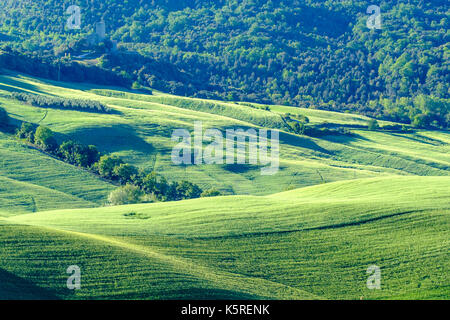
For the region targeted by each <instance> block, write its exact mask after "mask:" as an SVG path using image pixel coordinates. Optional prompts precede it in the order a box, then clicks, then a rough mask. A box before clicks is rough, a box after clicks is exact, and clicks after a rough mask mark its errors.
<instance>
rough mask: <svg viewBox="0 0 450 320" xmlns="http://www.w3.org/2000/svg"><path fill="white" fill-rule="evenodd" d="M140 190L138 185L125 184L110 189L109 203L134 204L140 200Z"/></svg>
mask: <svg viewBox="0 0 450 320" xmlns="http://www.w3.org/2000/svg"><path fill="white" fill-rule="evenodd" d="M141 197H142V191H141V189H139V187H137V186H135V185H132V184H127V185H125V186H122V187H119V188H117V189H116V190H114V191H112V192H111V193H110V194H109V196H108V202H109V204H111V205H114V206H118V205H124V204H134V203H139V202H141Z"/></svg>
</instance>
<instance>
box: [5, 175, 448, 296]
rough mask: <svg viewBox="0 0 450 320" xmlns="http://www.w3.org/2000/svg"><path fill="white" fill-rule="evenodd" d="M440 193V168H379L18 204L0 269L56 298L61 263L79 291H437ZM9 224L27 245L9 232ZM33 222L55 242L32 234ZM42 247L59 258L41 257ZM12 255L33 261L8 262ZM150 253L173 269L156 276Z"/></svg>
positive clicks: (444, 253)
mask: <svg viewBox="0 0 450 320" xmlns="http://www.w3.org/2000/svg"><path fill="white" fill-rule="evenodd" d="M449 195H450V178H448V177H389V178H375V179H362V180H356V181H343V182H335V183H328V184H323V185H319V186H314V187H307V188H302V189H297V190H292V191H288V192H284V193H280V194H274V195H272V196H265V197H255V196H229V197H220V198H215V199H198V200H189V201H182V202H173V203H157V204H147V205H131V206H119V207H109V208H98V209H75V210H63V211H51V212H41V213H35V214H26V215H19V216H15V217H11V218H8V219H7V220H5V223H6V225H5V227H6V228H7V230H11V231H7V232H4V233H3V235H2V237H3V238H4V239H3V240H2V242H3V243H5V244H6V245H5V246H3V248H2V249H1V251H0V252H1V253H0V254H1V257H2V261H3V262H2V269H3V270H4V272H8V274H12V275H14V276H16V277H19V278H24V279H27V280H28V281H31V282H32V284H33V285H34V286H37V287H38V288H40V289H42V290H44V289H45V291H46V292H49V293H51V294H53V295H56V296H58V297H64V298H67V297H69V295H70V293H68V292H67V291H65V290H64V283H65V282H64V279H65V278H64V277H65V275H64V268H65V266H66V265H71V264H77V265H81V266H83V268H85V269H86V276H85V281H86V287H85V288H83V289H81V290H80V291H79V292H77V293H76V297H79V298H86V297H90V298H102V297H105V290H106V288H110V286H111V282H113V281H118V282H119V283H118V284H117V286H118V287H117V288H118V289H117V291H114V290H113V291H112V292H111V293H110V294H111V297H122V298H123V297H131V298H136V297H142V298H148V297H154V295H158V294H159V295H160V297H168V298H171V297H175V296H176V294H175V295H174V294H173V290H175V287H177V288H178V290H183V291H182V294H183V297H185V298H198V297H201V298H211V297H212V298H214V297H217V296H216V295H215V294H218V296H220V297H222V296H221V295H223V297H235V298H236V297H242V295H246V296H247V297H253V298H255V297H260V298H261V297H263V298H274V299H289V298H291V299H297V298H327V299H336V298H343V299H360V297H364V299H381V298H383V299H390V298H398V299H411V298H420V299H431V298H449V297H450V283H449V279H448V272H449V271H450V270H449V267H450V263H449V261H450V260H449V256H450V254H449V251H448V245H449V238H448V230H449V226H450V216H449V214H450V200H449ZM5 227H4V228H5ZM13 228H17V229H18V230H22V231H21V235H23V236H22V238H23V239H25V240H22V241H26V242H27V243H29V245H26V246H23V247H17V243H16V242H14V241H11V238H12V239H14V237H15V236H14V233H16V231H12V230H13ZM40 232H46V234H49V236H48V238H50V239H53V238H54V237H56V239H60V240H58V241H66V244H65V245H64V246H62V245H61V246H60V247H58V246H57V245H56V246H55V244H54V243H53V242H54V241H56V240H50V239H46V238H39V239H35V238H34V237H37V236H36V235H35V236H33V234H36V233H38V234H39V233H40ZM8 234H9V237H11V238H10V241H8V238H6V239H5V237H8ZM56 235H57V236H56ZM35 242H38V243H39V245H38V246H39V250H37V249H33V248H34V246H35V245H36V244H35ZM88 244H89V245H88ZM50 247H53V249H50ZM81 247H84V248H87V249H86V251H79V250H81V249H80V248H81ZM106 248H108V250H105V249H106ZM46 250H51V253H49V254H51V256H52V257H54V259H53V260H54V261H58V263H59V264H57V263H53V262H52V263H51V264H47V263H46V261H47V259H48V257H46V256H45V252H46ZM12 251H14V255H11V252H12ZM23 256H27V257H33V258H32V259H31V260H32V261H33V265H32V266H27V267H25V266H24V265H25V264H22V265H23V267H20V265H21V263H20V261H21V259H20V257H23ZM100 257H101V258H100ZM99 260H101V261H102V262H103V264H102V265H99V264H101V262H99ZM5 261H6V262H5ZM133 263H135V265H133V266H130V264H133ZM154 264H156V265H159V266H160V268H161V269H164V268H166V267H167V268H168V270H173V269H171V268H175V271H174V273H171V272H172V271H169V272H167V274H165V275H164V276H162V275H160V274H159V272H160V271H159V270H161V269H159V267H154ZM161 264H163V266H161ZM369 265H377V266H379V267H380V268H381V270H382V282H381V283H382V289H381V290H368V289H367V287H366V280H367V277H368V275H367V274H366V270H367V268H368V266H369ZM169 266H170V268H169ZM41 267H42V268H43V270H44V271H45V272H46V273H45V275H46V276H45V277H42V278H40V277H41V273H40V271H39V268H41ZM177 268H178V269H177ZM132 270H133V272H132ZM135 270H137V271H136V272H134V271H135ZM141 276H142V277H143V278H145V277H148V278H147V279H146V280H145V281H143V282H142V283H140V282H139V281H140V280H142V279H143V278H139V277H141ZM46 277H47V278H48V277H49V279H59V280H57V281H53V280H51V281H48V280H45V279H46ZM127 277H130V282H129V283H130V286H128V285H127V284H126V282H125V280H124V279H126V278H127ZM172 277H173V281H171V280H170V279H171V278H172ZM113 279H114V280H113ZM116 279H117V280H116ZM139 279H140V280H139ZM121 280H123V281H124V282H123V283H122V282H121ZM159 282H160V283H159ZM186 282H189V285H188V284H186ZM134 283H140V285H138V286H136V287H133V284H134ZM147 284H152V285H151V286H150V285H148V286H147ZM193 288H195V289H193ZM185 289H186V290H185ZM116 292H117V293H116Z"/></svg>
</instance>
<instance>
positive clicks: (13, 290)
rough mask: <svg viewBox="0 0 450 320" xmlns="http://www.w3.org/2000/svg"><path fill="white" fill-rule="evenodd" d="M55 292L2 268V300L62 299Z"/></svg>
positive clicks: (0, 288) (0, 292) (0, 289)
mask: <svg viewBox="0 0 450 320" xmlns="http://www.w3.org/2000/svg"><path fill="white" fill-rule="evenodd" d="M60 299H61V298H60V297H58V296H57V295H56V294H55V292H53V291H51V290H48V289H45V288H41V287H38V286H36V285H35V284H34V283H32V282H31V281H28V280H26V279H23V278H20V277H18V276H16V275H14V274H12V273H10V272H8V271H5V270H3V269H0V300H60Z"/></svg>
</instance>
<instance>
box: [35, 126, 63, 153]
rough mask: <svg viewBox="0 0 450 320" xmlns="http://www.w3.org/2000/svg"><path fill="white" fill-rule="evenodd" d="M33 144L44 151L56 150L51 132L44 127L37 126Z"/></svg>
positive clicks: (56, 144)
mask: <svg viewBox="0 0 450 320" xmlns="http://www.w3.org/2000/svg"><path fill="white" fill-rule="evenodd" d="M34 142H35V143H36V144H37V145H38V146H40V147H41V148H42V149H44V150H46V151H55V150H57V148H58V143H57V142H56V139H55V137H54V136H53V132H52V131H51V130H50V129H49V128H46V127H43V126H39V127H38V128H37V129H36V133H35V134H34Z"/></svg>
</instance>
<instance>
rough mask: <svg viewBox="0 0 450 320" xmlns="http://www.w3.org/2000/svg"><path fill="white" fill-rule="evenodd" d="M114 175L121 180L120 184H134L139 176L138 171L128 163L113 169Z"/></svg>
mask: <svg viewBox="0 0 450 320" xmlns="http://www.w3.org/2000/svg"><path fill="white" fill-rule="evenodd" d="M113 173H114V175H115V176H116V177H117V178H119V180H120V183H122V184H125V183H128V182H133V181H134V180H135V178H136V177H137V175H138V169H137V168H136V167H135V166H132V165H131V164H128V163H122V164H121V165H119V166H116V167H115V168H114V169H113Z"/></svg>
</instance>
